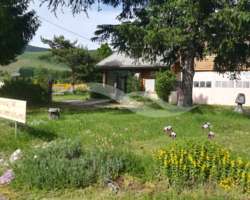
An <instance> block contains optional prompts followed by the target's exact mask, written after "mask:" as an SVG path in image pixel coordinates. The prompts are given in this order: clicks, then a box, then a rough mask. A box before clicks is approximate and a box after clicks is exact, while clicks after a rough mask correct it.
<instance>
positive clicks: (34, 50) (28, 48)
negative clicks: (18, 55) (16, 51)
mask: <svg viewBox="0 0 250 200" xmlns="http://www.w3.org/2000/svg"><path fill="white" fill-rule="evenodd" d="M27 51H28V52H43V51H48V49H46V48H42V47H36V46H32V45H28V46H27V47H26V48H25V52H27Z"/></svg>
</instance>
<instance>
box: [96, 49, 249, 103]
mask: <svg viewBox="0 0 250 200" xmlns="http://www.w3.org/2000/svg"><path fill="white" fill-rule="evenodd" d="M159 60H160V59H159ZM97 67H98V68H99V69H100V70H101V71H102V73H103V83H104V84H108V85H111V86H113V87H115V88H118V89H120V90H123V91H124V92H126V84H127V78H128V76H129V75H131V74H133V75H135V76H136V77H137V78H138V79H139V80H140V83H141V90H143V91H145V92H147V93H149V94H151V95H153V96H155V74H156V72H157V71H159V70H161V69H166V65H164V63H162V62H160V61H156V62H155V63H149V62H146V61H143V60H142V59H138V60H135V59H132V58H130V57H128V56H126V55H124V54H119V53H113V54H112V55H111V56H109V57H108V58H106V59H104V60H102V61H101V62H100V63H98V64H97ZM171 70H172V71H174V72H175V74H176V75H177V79H178V81H181V79H182V74H181V72H180V70H178V65H175V66H173V67H171ZM235 78H236V79H235ZM239 93H244V94H245V96H246V105H247V106H250V71H242V72H241V73H239V74H237V75H236V77H232V74H230V73H224V74H219V73H217V72H215V71H213V57H209V58H207V59H205V60H202V61H196V62H195V76H194V83H193V101H194V103H196V104H210V105H235V99H236V97H237V95H238V94H239ZM176 96H177V95H176V92H174V91H173V93H172V95H171V97H170V100H171V102H172V103H175V102H176V101H177V99H176Z"/></svg>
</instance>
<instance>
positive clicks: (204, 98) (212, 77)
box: [193, 72, 250, 106]
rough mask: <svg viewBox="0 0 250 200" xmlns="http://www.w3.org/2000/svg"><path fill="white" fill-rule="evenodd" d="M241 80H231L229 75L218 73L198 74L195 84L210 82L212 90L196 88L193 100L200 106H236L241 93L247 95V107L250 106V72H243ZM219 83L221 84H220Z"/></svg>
mask: <svg viewBox="0 0 250 200" xmlns="http://www.w3.org/2000/svg"><path fill="white" fill-rule="evenodd" d="M238 78H239V80H234V81H231V80H230V75H229V74H224V75H221V74H218V73H216V72H196V73H195V76H194V83H195V81H198V82H199V84H200V83H201V82H202V81H205V82H210V81H211V84H212V85H211V88H207V87H194V88H193V99H194V102H195V103H198V104H218V105H235V99H236V97H237V95H238V94H239V93H244V94H245V95H246V106H250V72H242V73H241V74H240V76H239V77H238ZM218 81H219V82H218Z"/></svg>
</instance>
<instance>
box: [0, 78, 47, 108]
mask: <svg viewBox="0 0 250 200" xmlns="http://www.w3.org/2000/svg"><path fill="white" fill-rule="evenodd" d="M0 96H1V97H6V98H13V99H20V100H25V101H27V102H28V104H46V103H48V97H49V96H48V92H47V91H46V90H45V89H43V88H42V87H41V86H40V85H39V84H34V83H32V82H31V81H30V80H7V81H5V82H4V85H3V86H2V87H1V88H0Z"/></svg>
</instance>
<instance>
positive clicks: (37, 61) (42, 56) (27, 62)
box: [0, 51, 69, 73]
mask: <svg viewBox="0 0 250 200" xmlns="http://www.w3.org/2000/svg"><path fill="white" fill-rule="evenodd" d="M48 54H49V52H48V51H40V52H39V51H38V52H36V51H26V52H24V53H23V54H22V55H20V56H18V57H17V60H16V62H14V63H11V64H9V65H7V66H1V65H0V70H2V71H8V72H9V73H15V72H18V71H19V69H20V68H21V67H40V68H48V69H54V70H69V69H68V67H67V66H66V65H64V64H61V63H58V62H56V61H55V60H53V59H47V56H46V55H48Z"/></svg>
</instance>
